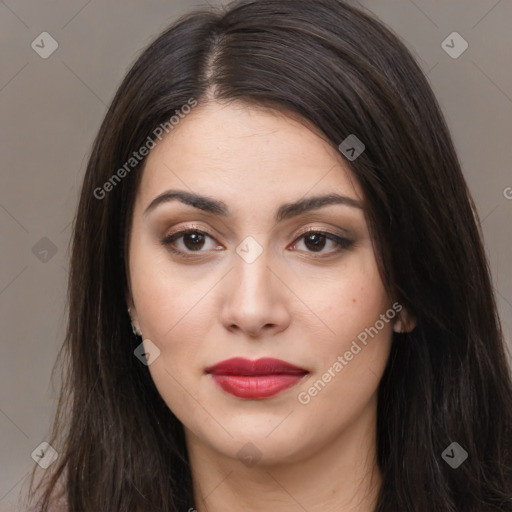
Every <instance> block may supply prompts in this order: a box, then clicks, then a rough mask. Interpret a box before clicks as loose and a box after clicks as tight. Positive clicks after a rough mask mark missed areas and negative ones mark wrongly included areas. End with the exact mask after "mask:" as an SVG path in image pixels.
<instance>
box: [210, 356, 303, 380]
mask: <svg viewBox="0 0 512 512" xmlns="http://www.w3.org/2000/svg"><path fill="white" fill-rule="evenodd" d="M206 372H207V373H212V374H213V375H247V376H252V375H272V374H287V375H303V374H306V373H308V371H307V370H305V369H304V368H299V367H298V366H295V365H293V364H291V363H287V362H286V361H281V360H280V359H274V358H271V357H263V358H261V359H256V360H255V361H251V360H250V359H244V358H242V357H234V358H232V359H226V360H225V361H221V362H220V363H217V364H214V365H213V366H209V367H208V368H206Z"/></svg>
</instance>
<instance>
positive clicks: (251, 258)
mask: <svg viewBox="0 0 512 512" xmlns="http://www.w3.org/2000/svg"><path fill="white" fill-rule="evenodd" d="M264 243H265V242H264V241H263V240H262V239H261V237H260V241H257V240H256V239H255V238H254V237H252V236H248V237H246V238H245V239H244V240H243V241H242V242H241V243H240V244H239V245H238V247H237V248H236V253H237V256H236V257H235V259H234V265H235V269H234V270H235V271H234V275H235V276H236V279H237V282H238V283H239V286H237V287H236V288H237V289H238V290H241V291H243V292H244V294H247V293H248V294H249V296H250V295H251V294H253V293H255V294H260V293H271V283H270V279H271V275H272V272H271V270H270V268H269V267H270V264H271V261H270V258H269V256H270V249H269V247H268V245H267V246H264V245H262V244H264Z"/></svg>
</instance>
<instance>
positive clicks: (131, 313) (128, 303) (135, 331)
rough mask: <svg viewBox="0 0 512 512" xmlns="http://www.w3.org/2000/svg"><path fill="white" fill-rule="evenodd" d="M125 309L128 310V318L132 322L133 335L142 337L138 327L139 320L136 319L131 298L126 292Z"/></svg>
mask: <svg viewBox="0 0 512 512" xmlns="http://www.w3.org/2000/svg"><path fill="white" fill-rule="evenodd" d="M126 307H127V310H128V315H129V316H130V319H131V322H132V329H133V334H135V335H139V336H142V331H141V329H140V325H139V319H138V317H137V310H136V309H135V304H134V302H133V297H132V295H131V293H130V292H126Z"/></svg>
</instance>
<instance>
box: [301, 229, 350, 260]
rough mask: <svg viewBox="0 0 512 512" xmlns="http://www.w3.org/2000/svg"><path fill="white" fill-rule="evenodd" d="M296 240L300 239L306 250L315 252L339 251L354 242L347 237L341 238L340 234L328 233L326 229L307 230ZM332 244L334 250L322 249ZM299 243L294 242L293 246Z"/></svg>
mask: <svg viewBox="0 0 512 512" xmlns="http://www.w3.org/2000/svg"><path fill="white" fill-rule="evenodd" d="M297 240H302V241H303V243H304V246H305V247H306V249H307V252H314V253H315V252H316V253H327V254H328V253H331V252H334V253H336V252H340V251H342V250H344V249H348V248H349V247H351V246H352V245H354V242H353V241H352V240H349V239H348V238H343V237H341V236H338V235H335V234H333V233H328V232H327V231H308V232H307V233H303V234H302V235H301V236H300V237H299V238H298V239H297ZM329 244H330V246H331V248H332V247H333V246H334V250H330V251H323V249H324V248H325V247H326V246H329ZM297 245H299V244H298V243H296V244H294V247H296V246H297Z"/></svg>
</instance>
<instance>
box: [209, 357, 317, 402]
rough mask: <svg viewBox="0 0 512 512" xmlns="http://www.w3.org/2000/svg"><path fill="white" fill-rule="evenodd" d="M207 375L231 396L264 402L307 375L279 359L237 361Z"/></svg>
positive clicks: (225, 363)
mask: <svg viewBox="0 0 512 512" xmlns="http://www.w3.org/2000/svg"><path fill="white" fill-rule="evenodd" d="M206 373H208V374H210V375H211V376H212V379H213V380H214V381H215V383H216V384H217V385H218V386H220V388H221V389H223V390H224V391H225V392H227V393H230V394H231V395H234V396H237V397H239V398H246V399H262V398H268V397H271V396H274V395H276V394H278V393H280V392H281V391H284V390H285V389H288V388H290V387H291V386H294V385H295V384H297V383H298V382H299V381H300V380H302V378H303V377H304V376H305V375H307V374H308V371H307V370H305V369H304V368H299V367H298V366H295V365H293V364H291V363H287V362H286V361H281V360H280V359H273V358H268V357H265V358H262V359H257V360H256V361H251V360H249V359H243V358H240V357H235V358H233V359H227V360H226V361H222V362H220V363H218V364H215V365H213V366H210V367H208V368H206Z"/></svg>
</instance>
